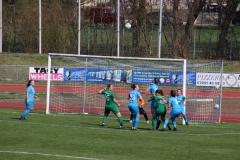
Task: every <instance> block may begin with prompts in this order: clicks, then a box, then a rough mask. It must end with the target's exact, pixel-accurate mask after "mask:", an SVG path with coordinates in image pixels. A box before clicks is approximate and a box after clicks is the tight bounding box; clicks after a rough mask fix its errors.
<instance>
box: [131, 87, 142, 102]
mask: <svg viewBox="0 0 240 160" xmlns="http://www.w3.org/2000/svg"><path fill="white" fill-rule="evenodd" d="M139 97H141V94H140V93H139V92H138V91H137V90H132V91H131V92H129V104H132V105H133V104H134V105H137V102H138V98H139Z"/></svg>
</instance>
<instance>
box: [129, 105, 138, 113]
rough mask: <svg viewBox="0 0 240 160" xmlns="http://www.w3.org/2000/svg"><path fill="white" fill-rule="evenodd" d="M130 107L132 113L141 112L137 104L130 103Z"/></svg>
mask: <svg viewBox="0 0 240 160" xmlns="http://www.w3.org/2000/svg"><path fill="white" fill-rule="evenodd" d="M128 109H129V111H130V112H131V113H132V114H140V112H139V108H138V106H137V105H136V106H135V105H128Z"/></svg>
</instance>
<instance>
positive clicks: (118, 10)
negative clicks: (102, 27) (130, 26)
mask: <svg viewBox="0 0 240 160" xmlns="http://www.w3.org/2000/svg"><path fill="white" fill-rule="evenodd" d="M119 55H120V0H118V1H117V56H118V57H119Z"/></svg>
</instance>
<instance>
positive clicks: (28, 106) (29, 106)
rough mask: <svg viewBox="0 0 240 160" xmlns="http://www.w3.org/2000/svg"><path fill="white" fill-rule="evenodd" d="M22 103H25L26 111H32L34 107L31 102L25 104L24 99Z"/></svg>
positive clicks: (25, 100)
mask: <svg viewBox="0 0 240 160" xmlns="http://www.w3.org/2000/svg"><path fill="white" fill-rule="evenodd" d="M24 103H25V105H26V109H33V107H34V104H33V101H29V102H28V103H27V99H26V98H25V99H24Z"/></svg>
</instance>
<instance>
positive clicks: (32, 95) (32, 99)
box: [27, 86, 35, 102]
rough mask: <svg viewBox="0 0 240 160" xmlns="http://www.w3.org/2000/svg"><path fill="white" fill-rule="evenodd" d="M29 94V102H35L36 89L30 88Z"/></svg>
mask: <svg viewBox="0 0 240 160" xmlns="http://www.w3.org/2000/svg"><path fill="white" fill-rule="evenodd" d="M27 92H28V101H29V102H33V101H34V95H35V90H34V88H33V87H32V86H29V87H28V88H27Z"/></svg>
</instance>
